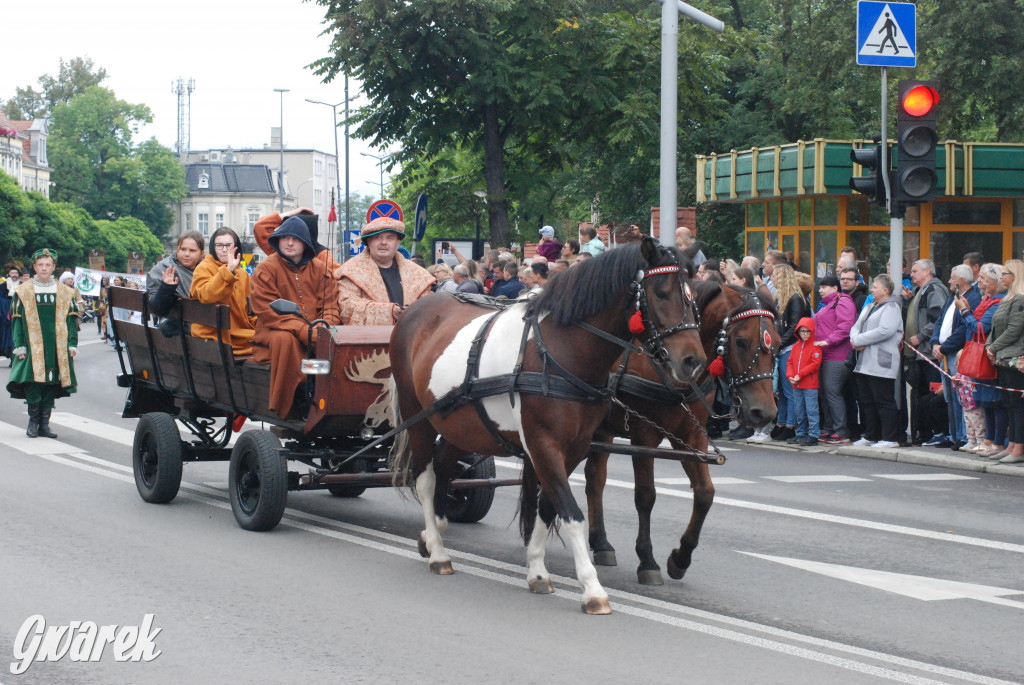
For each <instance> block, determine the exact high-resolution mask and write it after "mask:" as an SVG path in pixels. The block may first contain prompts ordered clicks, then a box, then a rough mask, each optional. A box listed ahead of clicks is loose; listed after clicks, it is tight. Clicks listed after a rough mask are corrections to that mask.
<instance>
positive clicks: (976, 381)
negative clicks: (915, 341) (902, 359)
mask: <svg viewBox="0 0 1024 685" xmlns="http://www.w3.org/2000/svg"><path fill="white" fill-rule="evenodd" d="M904 344H905V345H906V344H907V343H904ZM910 349H911V350H912V351H913V352H914V354H916V355H917V356H918V357H920V358H921V359H923V360H924V361H926V362H928V363H929V364H931V365H932V367H934V368H935V369H936V370H937V371H938V372H939V373H940V374H942V375H943V376H945V377H946V378H948V379H949V382H950V383H963V381H962V380H959V379H957V378H956V377H955V376H950V375H949V373H948V372H947V371H945V370H943V368H942V367H941V366H939V365H938V364H936V363H935V362H934V361H932V360H931V359H929V358H928V357H926V356H924V354H923V353H922V352H920V351H919V350H918V349H917V348H916V347H911V348H910ZM1008 368H1013V367H1008ZM957 375H960V376H963V377H964V378H970V379H971V382H972V383H974V384H976V385H977V384H981V385H984V386H985V387H987V388H994V389H996V390H1006V391H1007V392H1019V393H1020V394H1021V397H1024V390H1021V389H1020V388H1004V387H1003V386H1001V385H991V384H989V383H986V382H985V381H984V380H983V379H980V378H973V377H971V376H968V375H966V374H957Z"/></svg>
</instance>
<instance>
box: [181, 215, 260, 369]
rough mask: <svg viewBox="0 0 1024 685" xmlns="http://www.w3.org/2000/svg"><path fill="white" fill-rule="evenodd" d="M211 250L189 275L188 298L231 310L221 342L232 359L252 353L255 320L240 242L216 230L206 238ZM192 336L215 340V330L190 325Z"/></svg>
mask: <svg viewBox="0 0 1024 685" xmlns="http://www.w3.org/2000/svg"><path fill="white" fill-rule="evenodd" d="M210 245H211V250H210V252H209V253H208V254H207V255H206V256H205V257H204V258H203V261H202V262H200V263H199V264H198V265H197V266H196V268H195V271H193V273H192V289H191V291H190V292H189V296H190V297H191V299H193V300H197V301H199V302H204V303H206V304H226V305H230V307H231V328H230V331H226V332H225V333H224V337H223V342H228V343H231V349H232V351H233V352H234V353H235V355H236V356H244V355H249V354H252V336H253V333H254V332H255V330H256V317H255V316H254V315H252V314H250V313H249V299H248V298H249V273H248V272H247V271H246V270H245V267H244V266H242V265H241V261H242V243H241V241H240V240H239V239H238V234H237V233H235V232H234V231H233V230H231V229H230V228H227V227H226V226H225V227H222V228H218V229H217V230H216V231H215V232H214V234H213V238H211V239H210ZM192 335H194V336H195V337H197V338H204V339H206V340H216V339H217V329H216V328H213V327H211V326H203V325H201V324H197V323H194V324H192Z"/></svg>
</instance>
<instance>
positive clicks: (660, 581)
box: [636, 569, 665, 585]
mask: <svg viewBox="0 0 1024 685" xmlns="http://www.w3.org/2000/svg"><path fill="white" fill-rule="evenodd" d="M636 579H637V582H639V583H640V584H641V585H664V584H665V579H664V578H663V577H662V576H661V571H659V570H658V569H653V570H643V571H637V572H636Z"/></svg>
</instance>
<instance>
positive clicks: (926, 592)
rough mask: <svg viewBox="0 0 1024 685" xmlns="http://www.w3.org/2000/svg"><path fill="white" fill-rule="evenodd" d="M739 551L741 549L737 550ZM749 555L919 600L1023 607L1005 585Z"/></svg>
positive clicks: (1019, 591)
mask: <svg viewBox="0 0 1024 685" xmlns="http://www.w3.org/2000/svg"><path fill="white" fill-rule="evenodd" d="M737 551H739V550H737ZM740 554H746V555H747V556H751V557H757V558H758V559H765V560H767V561H774V562H776V563H779V564H785V565H786V566H792V567H793V568H799V569H803V570H805V571H810V572H812V573H819V574H821V575H823V576H828V577H829V578H836V579H839V580H848V581H850V582H851V583H857V584H858V585H866V586H867V587H870V588H874V589H876V590H884V591H885V592H892V593H894V594H897V595H903V596H904V597H910V598H912V599H920V600H922V601H925V602H934V601H936V600H943V599H976V600H978V601H980V602H991V603H993V604H999V605H1002V606H1008V607H1014V608H1016V609H1024V602H1015V601H1013V600H1009V599H1002V597H1003V596H1004V595H1024V590H1011V589H1008V588H1004V587H992V586H990V585H975V584H974V583H963V582H960V581H956V580H942V579H941V578H929V577H927V576H912V575H908V574H905V573H892V572H890V571H878V570H875V569H870V568H857V567H856V566H840V565H839V564H827V563H824V562H821V561H807V560H806V559H789V558H786V557H773V556H769V555H767V554H755V553H753V552H742V551H740Z"/></svg>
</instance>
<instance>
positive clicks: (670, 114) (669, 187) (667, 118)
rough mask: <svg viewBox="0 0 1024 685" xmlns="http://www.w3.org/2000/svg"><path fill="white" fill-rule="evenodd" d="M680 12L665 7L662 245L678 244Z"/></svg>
mask: <svg viewBox="0 0 1024 685" xmlns="http://www.w3.org/2000/svg"><path fill="white" fill-rule="evenodd" d="M678 49H679V10H678V9H677V8H676V7H675V5H674V4H673V3H672V2H665V3H663V4H662V6H661V192H660V197H659V207H660V212H661V221H660V223H661V235H660V237H659V240H660V242H661V244H662V245H664V246H666V247H670V246H672V245H674V244H675V234H676V226H675V223H676V204H677V200H676V192H677V189H676V171H677V170H676V133H677V131H676V128H677V124H676V108H677V106H678V104H677V100H678V92H679V82H678Z"/></svg>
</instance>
